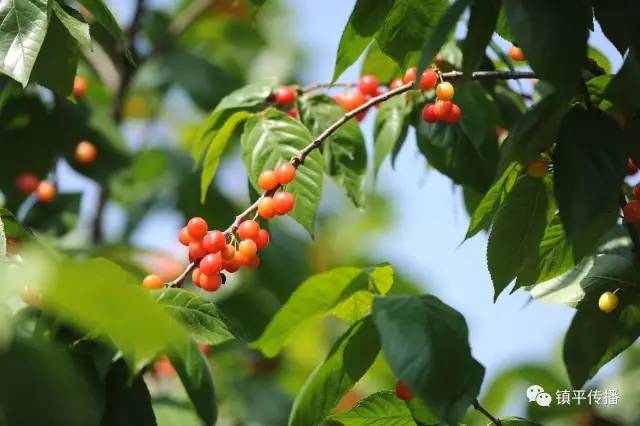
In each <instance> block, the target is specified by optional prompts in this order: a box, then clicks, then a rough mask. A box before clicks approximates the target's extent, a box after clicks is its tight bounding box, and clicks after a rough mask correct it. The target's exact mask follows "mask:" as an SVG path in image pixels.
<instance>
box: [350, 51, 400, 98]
mask: <svg viewBox="0 0 640 426" xmlns="http://www.w3.org/2000/svg"><path fill="white" fill-rule="evenodd" d="M366 74H372V75H375V76H376V77H377V79H378V81H380V82H383V83H387V82H390V81H391V80H393V79H394V78H396V77H398V76H400V67H399V66H398V64H397V63H396V61H394V60H393V59H391V58H390V57H388V56H387V55H385V54H384V53H382V51H381V50H380V47H379V46H378V43H376V42H375V40H374V41H373V42H372V43H371V45H370V46H369V48H368V49H367V53H366V55H365V56H364V61H362V68H361V69H360V75H366ZM396 98H397V97H396ZM394 99H395V98H394ZM388 102H389V101H388ZM388 102H385V103H383V104H382V105H386V104H387V103H388Z"/></svg>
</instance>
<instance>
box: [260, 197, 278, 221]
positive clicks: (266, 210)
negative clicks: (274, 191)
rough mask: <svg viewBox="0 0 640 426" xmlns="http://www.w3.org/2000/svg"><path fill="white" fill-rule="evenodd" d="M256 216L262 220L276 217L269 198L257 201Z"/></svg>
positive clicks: (272, 203) (273, 206) (271, 199)
mask: <svg viewBox="0 0 640 426" xmlns="http://www.w3.org/2000/svg"><path fill="white" fill-rule="evenodd" d="M258 214H259V215H260V217H262V218H264V219H267V220H268V219H271V218H273V217H274V216H275V215H276V209H275V205H274V202H273V198H271V197H262V199H261V200H260V201H258Z"/></svg>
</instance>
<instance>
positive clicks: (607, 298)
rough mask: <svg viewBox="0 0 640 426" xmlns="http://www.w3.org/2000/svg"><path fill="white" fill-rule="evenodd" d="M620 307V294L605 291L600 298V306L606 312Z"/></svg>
mask: <svg viewBox="0 0 640 426" xmlns="http://www.w3.org/2000/svg"><path fill="white" fill-rule="evenodd" d="M617 307H618V296H616V295H615V294H614V293H612V292H610V291H605V292H604V293H602V294H601V295H600V298H599V299H598V308H600V310H601V311H602V312H604V313H606V314H610V313H611V312H613V311H615V310H616V308H617Z"/></svg>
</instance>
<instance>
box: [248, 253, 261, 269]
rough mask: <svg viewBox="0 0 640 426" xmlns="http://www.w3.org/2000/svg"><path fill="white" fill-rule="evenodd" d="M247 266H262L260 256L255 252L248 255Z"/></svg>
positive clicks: (253, 267)
mask: <svg viewBox="0 0 640 426" xmlns="http://www.w3.org/2000/svg"><path fill="white" fill-rule="evenodd" d="M246 265H247V268H249V269H256V268H257V267H258V266H260V256H258V255H257V254H254V255H253V256H248V257H247V261H246Z"/></svg>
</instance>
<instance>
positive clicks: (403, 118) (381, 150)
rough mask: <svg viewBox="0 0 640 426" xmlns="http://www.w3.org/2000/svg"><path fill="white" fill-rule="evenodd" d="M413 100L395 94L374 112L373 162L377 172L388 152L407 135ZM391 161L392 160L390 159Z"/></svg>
mask: <svg viewBox="0 0 640 426" xmlns="http://www.w3.org/2000/svg"><path fill="white" fill-rule="evenodd" d="M412 107H413V102H411V99H408V98H406V97H405V96H396V97H394V98H391V99H389V100H388V101H386V102H384V103H383V104H382V106H381V107H380V109H379V110H378V112H377V113H376V121H375V124H374V127H373V143H374V147H375V148H374V150H375V152H374V164H373V168H374V170H375V172H376V173H377V172H378V170H380V167H381V166H382V163H383V162H384V160H385V159H386V158H387V156H388V155H389V153H390V152H391V151H392V150H394V148H395V147H396V146H399V145H401V144H402V142H403V141H404V139H405V138H406V137H407V131H408V130H409V123H410V121H411V111H412ZM392 163H393V161H392Z"/></svg>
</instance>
